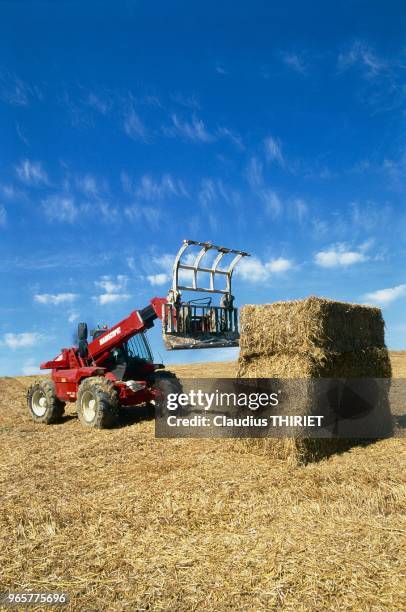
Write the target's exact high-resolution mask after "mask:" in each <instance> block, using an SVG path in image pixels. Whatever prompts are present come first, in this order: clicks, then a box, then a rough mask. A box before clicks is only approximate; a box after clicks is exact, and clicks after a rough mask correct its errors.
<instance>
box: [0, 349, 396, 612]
mask: <svg viewBox="0 0 406 612" xmlns="http://www.w3.org/2000/svg"><path fill="white" fill-rule="evenodd" d="M392 368H393V376H394V377H402V376H405V377H406V354H405V353H396V354H394V355H393V360H392ZM173 370H176V371H177V373H178V375H180V376H183V377H188V376H189V377H193V376H197V377H202V376H208V377H209V376H216V377H225V376H227V375H229V376H235V364H233V363H230V364H224V363H222V364H219V365H217V364H196V365H194V366H179V367H178V368H173ZM30 382H31V380H30V379H29V378H4V379H0V439H1V442H0V449H1V450H0V464H1V470H0V498H1V500H2V501H1V507H0V590H5V589H16V588H20V589H21V588H29V587H30V588H34V589H37V590H39V589H42V590H46V589H48V590H51V589H55V590H56V589H58V590H66V591H67V592H68V593H70V596H71V604H70V605H69V606H68V607H67V609H72V610H103V609H108V610H137V609H150V610H194V609H195V610H226V609H228V610H233V609H245V610H247V609H248V610H261V609H263V610H269V609H274V610H276V609H277V610H292V611H293V610H337V611H338V610H340V611H341V610H359V609H363V610H377V611H378V610H399V609H403V608H404V607H405V604H406V592H405V581H404V575H405V554H404V551H405V540H406V538H405V536H406V520H405V508H406V486H405V476H404V473H405V463H406V462H405V459H406V442H405V440H404V439H390V440H385V441H381V442H376V443H375V444H371V445H369V446H366V447H362V446H358V447H355V448H353V449H351V450H349V451H348V452H345V453H342V454H337V455H332V456H331V457H330V458H329V459H325V460H323V461H320V462H315V463H312V464H309V465H307V466H299V467H298V466H294V465H291V464H289V462H286V461H283V460H279V459H275V458H272V457H269V456H267V455H264V454H261V453H262V451H261V449H259V450H258V452H254V450H255V449H252V452H249V453H246V452H241V451H240V452H239V451H237V450H236V449H235V448H234V447H233V444H232V441H226V440H156V439H155V438H154V433H153V432H154V423H153V421H152V420H148V419H150V415H143V414H142V411H141V413H140V412H137V411H136V410H126V411H125V412H124V413H123V416H122V418H121V423H120V428H118V429H115V430H111V431H108V430H102V431H93V430H87V429H85V428H84V427H82V426H81V425H80V424H79V422H78V421H77V419H76V418H72V414H73V412H74V406H72V407H71V408H70V409H69V414H68V416H67V417H65V420H64V422H63V423H61V424H58V425H54V426H48V427H47V426H41V425H37V424H34V423H32V422H31V421H30V419H29V417H28V414H27V411H26V409H25V402H24V394H25V390H26V388H27V386H28V385H29V384H30ZM394 401H397V402H398V404H397V406H396V408H397V409H401V408H403V404H401V403H400V400H399V398H397V396H394ZM403 414H404V413H403ZM31 609H32V608H31Z"/></svg>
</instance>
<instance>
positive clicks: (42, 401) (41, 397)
mask: <svg viewBox="0 0 406 612" xmlns="http://www.w3.org/2000/svg"><path fill="white" fill-rule="evenodd" d="M31 407H32V411H33V413H34V414H35V415H36V416H37V417H42V416H44V414H45V413H46V411H47V398H46V397H45V394H44V393H43V392H42V391H41V390H40V389H38V390H37V391H35V393H34V394H33V396H32V400H31Z"/></svg>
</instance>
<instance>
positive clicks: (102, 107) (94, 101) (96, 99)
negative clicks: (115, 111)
mask: <svg viewBox="0 0 406 612" xmlns="http://www.w3.org/2000/svg"><path fill="white" fill-rule="evenodd" d="M86 104H88V105H89V106H91V107H92V108H94V109H95V110H97V111H99V113H101V114H102V115H106V114H107V113H108V111H109V110H110V109H111V107H112V102H111V100H107V99H103V98H101V97H100V96H97V95H96V94H94V93H90V94H89V95H88V96H87V98H86Z"/></svg>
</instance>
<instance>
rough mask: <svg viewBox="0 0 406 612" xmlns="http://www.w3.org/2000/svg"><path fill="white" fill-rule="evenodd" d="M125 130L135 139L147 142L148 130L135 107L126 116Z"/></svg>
mask: <svg viewBox="0 0 406 612" xmlns="http://www.w3.org/2000/svg"><path fill="white" fill-rule="evenodd" d="M123 127H124V132H125V133H126V134H127V136H129V137H130V138H132V139H133V140H141V141H143V142H146V140H147V130H146V128H145V126H144V124H143V122H142V121H141V119H140V117H139V115H138V114H137V113H136V112H135V110H134V109H133V108H131V109H130V110H128V111H127V112H126V114H125V116H124V124H123Z"/></svg>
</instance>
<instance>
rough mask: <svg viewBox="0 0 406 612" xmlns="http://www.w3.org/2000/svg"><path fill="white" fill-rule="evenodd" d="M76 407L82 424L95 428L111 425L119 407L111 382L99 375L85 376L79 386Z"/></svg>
mask: <svg viewBox="0 0 406 612" xmlns="http://www.w3.org/2000/svg"><path fill="white" fill-rule="evenodd" d="M77 407H78V416H79V420H80V422H81V423H82V424H83V425H86V426H87V427H94V428H96V429H105V428H107V427H113V426H114V425H115V424H116V422H117V419H118V413H119V408H120V404H119V399H118V395H117V391H116V389H115V388H114V385H113V383H112V382H111V381H109V380H107V378H103V377H101V376H92V377H91V378H85V380H84V381H83V382H82V383H81V384H80V387H79V391H78V398H77Z"/></svg>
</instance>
